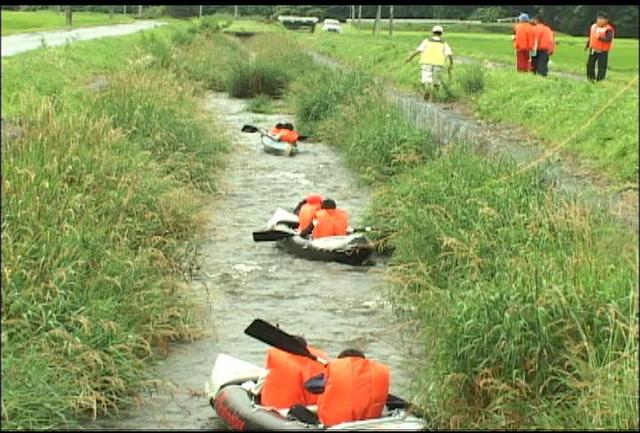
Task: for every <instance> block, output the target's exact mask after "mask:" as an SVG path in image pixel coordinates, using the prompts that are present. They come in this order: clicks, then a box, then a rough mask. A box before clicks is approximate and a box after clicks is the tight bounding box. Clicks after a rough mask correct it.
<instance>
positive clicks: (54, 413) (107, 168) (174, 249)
mask: <svg viewBox="0 0 640 433" xmlns="http://www.w3.org/2000/svg"><path fill="white" fill-rule="evenodd" d="M162 32H167V30H162ZM131 40H132V39H130V38H125V39H122V41H123V42H122V43H123V44H128V43H129V42H130V41H131ZM159 40H160V39H159V38H158V37H157V36H156V38H155V39H153V38H150V37H146V39H145V40H144V41H143V42H144V43H143V44H142V45H141V46H140V47H141V49H142V50H143V51H142V52H138V51H137V50H138V47H136V46H134V47H131V48H133V49H132V50H130V49H126V50H121V49H120V48H122V47H120V46H119V45H118V39H117V38H113V39H111V40H99V41H91V42H87V43H85V44H86V45H84V48H85V49H86V48H87V47H92V48H93V50H90V51H84V50H83V49H82V48H83V47H74V48H72V49H70V50H69V51H67V53H66V54H74V53H78V54H81V55H78V56H74V55H70V56H65V60H64V61H58V57H57V56H54V55H51V53H52V51H46V52H44V53H41V55H40V56H38V55H35V54H34V55H32V56H29V57H24V58H23V57H17V58H14V59H12V60H11V61H10V62H6V63H5V62H4V60H3V75H4V76H3V78H4V80H3V102H4V103H3V116H4V110H5V108H6V107H7V106H8V105H9V107H10V109H9V112H10V113H13V115H14V116H19V118H21V119H24V121H23V122H21V126H20V128H19V131H18V133H17V134H15V135H14V136H13V137H12V138H11V140H10V141H7V142H5V141H4V140H3V148H4V149H3V152H4V153H3V160H2V169H3V179H2V193H3V194H2V208H3V220H2V244H3V248H2V266H3V272H2V300H3V304H2V330H3V332H2V347H3V354H2V358H3V359H2V361H3V362H2V390H3V393H2V419H3V425H4V426H6V427H7V428H32V429H41V428H59V427H73V426H75V425H76V420H77V418H78V417H79V416H83V415H89V416H94V417H95V416H101V415H104V414H108V413H113V412H117V411H118V410H119V409H120V408H122V407H123V406H124V405H126V404H128V403H130V402H131V401H132V397H133V395H134V394H135V393H136V392H137V390H138V389H139V386H140V385H141V384H142V383H143V381H144V380H145V379H146V377H145V366H146V363H147V361H149V360H152V359H155V358H156V357H157V355H158V351H159V350H160V349H161V348H162V344H163V342H166V341H168V340H176V339H182V340H184V339H191V338H194V337H196V336H197V335H198V330H197V329H196V328H194V327H193V326H192V325H191V323H192V318H191V304H190V300H189V298H188V296H187V295H188V292H187V291H186V290H185V289H187V288H188V284H187V282H188V280H189V276H190V274H191V272H192V270H193V268H194V266H195V264H196V256H195V244H194V242H193V236H194V234H195V233H196V232H197V230H198V229H199V227H200V226H201V224H202V222H203V220H202V218H201V217H200V216H199V212H200V210H201V209H202V207H203V205H204V204H205V200H206V196H205V195H204V193H205V192H209V191H212V190H214V189H215V176H216V175H217V173H218V172H219V170H217V168H218V167H220V154H221V153H222V152H223V151H225V149H226V148H227V145H226V142H225V141H224V139H222V138H221V137H219V136H217V135H215V133H214V129H213V126H212V125H211V121H210V119H206V118H205V117H203V115H202V114H201V113H200V112H199V111H198V108H197V106H198V101H197V100H195V99H194V98H193V96H192V95H193V94H194V93H195V91H196V89H195V88H194V85H193V84H192V83H191V82H190V81H188V80H187V79H186V78H185V77H184V76H181V75H176V74H175V73H174V72H173V71H174V70H176V69H177V68H175V66H174V65H173V64H172V63H171V61H170V59H172V55H171V54H169V55H168V56H165V54H166V52H167V50H165V45H163V42H158V41H159ZM127 46H128V45H127ZM185 46H188V45H185ZM166 48H167V49H168V51H169V53H172V52H175V51H174V50H175V48H174V47H173V46H171V45H170V44H168V45H166ZM103 50H105V51H106V53H104V52H103ZM92 53H96V54H95V55H96V57H97V58H100V56H102V55H103V54H105V55H107V57H108V56H109V55H110V56H111V58H110V60H111V63H110V64H108V65H107V64H105V65H104V67H98V66H99V65H101V60H98V61H96V59H95V58H94V57H92V56H93V55H92ZM107 53H108V54H107ZM145 59H146V60H145ZM149 59H152V60H150V61H149ZM153 59H156V60H158V61H157V62H156V60H153ZM167 59H169V61H167ZM113 63H117V64H118V65H119V66H118V67H113ZM33 67H37V68H38V69H37V71H34V70H32V69H31V68H33ZM38 71H39V72H38ZM42 71H46V73H47V74H49V75H50V76H53V77H60V80H58V81H57V82H55V84H54V85H53V86H52V87H42V88H38V87H36V86H28V85H23V84H20V81H19V80H20V79H21V78H23V79H24V78H25V77H28V78H31V77H33V82H36V83H39V82H42V83H45V82H46V80H44V79H43V78H42V76H41V75H40V74H42ZM96 72H99V73H102V74H105V75H104V77H105V81H106V83H107V84H106V87H104V88H103V89H102V90H98V91H96V90H90V89H89V88H87V87H82V86H78V83H82V82H85V81H90V79H91V76H92V75H93V74H94V73H96ZM67 76H70V77H72V79H67V78H65V77H67ZM4 90H6V91H7V92H4ZM5 98H6V99H5ZM7 102H8V104H7ZM16 103H19V104H20V106H19V107H14V106H13V104H16Z"/></svg>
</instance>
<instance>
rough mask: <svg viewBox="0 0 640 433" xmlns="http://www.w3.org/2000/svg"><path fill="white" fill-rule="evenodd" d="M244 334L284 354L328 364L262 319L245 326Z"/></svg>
mask: <svg viewBox="0 0 640 433" xmlns="http://www.w3.org/2000/svg"><path fill="white" fill-rule="evenodd" d="M244 333H245V334H247V335H249V336H251V337H253V338H256V339H258V340H260V341H262V342H263V343H267V344H268V345H270V346H273V347H277V348H278V349H280V350H283V351H285V352H288V353H292V354H294V355H300V356H305V357H307V358H309V359H312V360H314V361H318V362H319V363H321V364H322V365H327V364H328V363H329V362H328V361H327V360H326V359H322V358H318V357H317V356H315V355H314V354H313V353H311V352H310V351H309V349H307V348H306V347H305V346H304V345H302V344H301V343H300V342H299V341H298V340H296V338H295V337H294V336H293V335H289V334H287V333H286V332H284V331H283V330H281V329H280V328H276V327H275V326H273V325H271V324H269V323H267V322H265V321H264V320H262V319H255V320H254V321H253V322H251V324H250V325H249V326H247V329H245V330H244Z"/></svg>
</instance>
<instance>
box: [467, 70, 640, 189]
mask: <svg viewBox="0 0 640 433" xmlns="http://www.w3.org/2000/svg"><path fill="white" fill-rule="evenodd" d="M637 81H638V75H636V76H635V77H634V78H633V79H632V80H631V81H629V82H628V83H627V84H625V86H624V87H623V88H622V89H620V91H619V92H618V93H616V95H615V96H614V97H613V98H611V99H609V101H608V102H607V103H606V104H604V105H603V106H602V107H600V109H599V110H598V111H596V112H595V113H594V114H593V115H592V116H591V117H590V118H589V120H587V122H586V123H584V124H583V125H582V126H581V127H580V128H578V129H576V130H575V131H574V132H573V134H571V135H569V136H568V137H567V138H565V139H564V140H563V141H562V142H561V143H560V144H558V145H557V146H554V147H552V148H551V149H548V150H547V151H546V152H545V153H544V155H542V156H541V157H540V158H538V159H535V160H533V161H531V162H530V163H528V164H526V165H525V166H523V167H521V168H519V169H518V170H516V171H515V172H513V173H511V174H508V175H506V176H503V177H501V178H499V179H495V180H491V181H489V182H487V183H485V184H484V185H482V186H481V187H480V188H484V187H486V186H489V185H491V184H492V183H497V182H502V181H504V180H507V179H509V178H511V177H513V176H516V175H518V174H520V173H523V172H525V171H527V170H530V169H531V168H533V167H535V166H536V165H538V164H540V163H541V162H543V161H544V160H546V159H547V158H548V157H549V156H551V155H552V154H554V153H555V152H557V151H558V149H560V148H561V147H564V146H565V145H566V144H567V143H568V142H570V141H571V140H573V139H574V138H575V137H576V136H577V135H578V134H580V133H582V132H583V131H584V130H585V129H586V128H587V127H588V126H589V125H591V124H592V123H593V122H594V121H595V120H596V119H597V118H598V117H599V116H600V115H601V114H602V113H604V111H605V110H606V109H607V108H609V107H611V106H612V105H613V104H614V102H616V101H617V100H618V98H619V97H620V96H621V95H622V94H623V93H624V92H625V91H627V89H628V88H629V87H631V86H632V85H633V84H634V83H635V82H637ZM480 188H478V189H480Z"/></svg>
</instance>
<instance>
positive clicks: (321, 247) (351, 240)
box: [267, 208, 374, 266]
mask: <svg viewBox="0 0 640 433" xmlns="http://www.w3.org/2000/svg"><path fill="white" fill-rule="evenodd" d="M297 220H298V217H297V215H295V214H293V213H291V212H287V211H286V210H284V209H281V208H280V209H278V210H277V211H276V213H275V214H274V215H273V217H271V219H270V220H269V223H268V227H267V228H268V229H269V230H274V231H282V232H285V233H291V236H287V237H285V238H283V239H280V240H278V245H279V246H280V247H281V248H282V249H284V250H285V251H287V252H289V253H292V254H295V255H296V256H298V257H300V258H303V259H307V260H322V261H326V262H338V263H345V264H347V265H354V266H357V265H361V264H362V263H363V262H364V261H365V260H367V259H368V258H369V257H370V256H371V254H373V250H374V245H373V244H372V243H371V241H369V239H367V237H366V236H364V235H363V234H359V233H354V234H350V235H346V236H329V237H326V238H320V239H305V238H303V237H301V236H299V235H298V234H297V232H296V231H295V230H293V229H292V228H291V227H292V226H295V225H296V223H297Z"/></svg>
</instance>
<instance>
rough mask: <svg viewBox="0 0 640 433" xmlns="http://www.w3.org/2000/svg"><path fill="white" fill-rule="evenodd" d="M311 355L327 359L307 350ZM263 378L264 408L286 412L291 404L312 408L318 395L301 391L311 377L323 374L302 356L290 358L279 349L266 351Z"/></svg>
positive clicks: (323, 355) (321, 367) (319, 353)
mask: <svg viewBox="0 0 640 433" xmlns="http://www.w3.org/2000/svg"><path fill="white" fill-rule="evenodd" d="M307 348H308V349H309V351H310V352H311V353H313V354H314V355H316V356H318V357H321V358H324V359H327V355H326V354H325V353H323V352H321V351H320V350H318V349H315V348H313V347H310V346H307ZM267 369H268V370H269V373H267V377H266V378H265V381H264V385H263V386H262V391H261V402H262V404H263V405H264V406H273V407H275V408H278V409H285V408H286V409H289V408H290V407H291V406H293V405H294V404H302V405H305V406H306V405H313V404H317V402H318V395H315V394H311V393H310V392H309V391H307V390H306V389H305V388H304V383H305V382H306V381H307V380H308V379H309V378H310V377H312V376H315V375H317V374H320V373H322V372H323V371H324V366H323V365H322V364H320V363H319V362H317V361H313V360H311V359H309V358H305V357H304V356H298V355H292V354H290V353H287V352H284V351H282V350H280V349H269V350H268V351H267Z"/></svg>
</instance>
